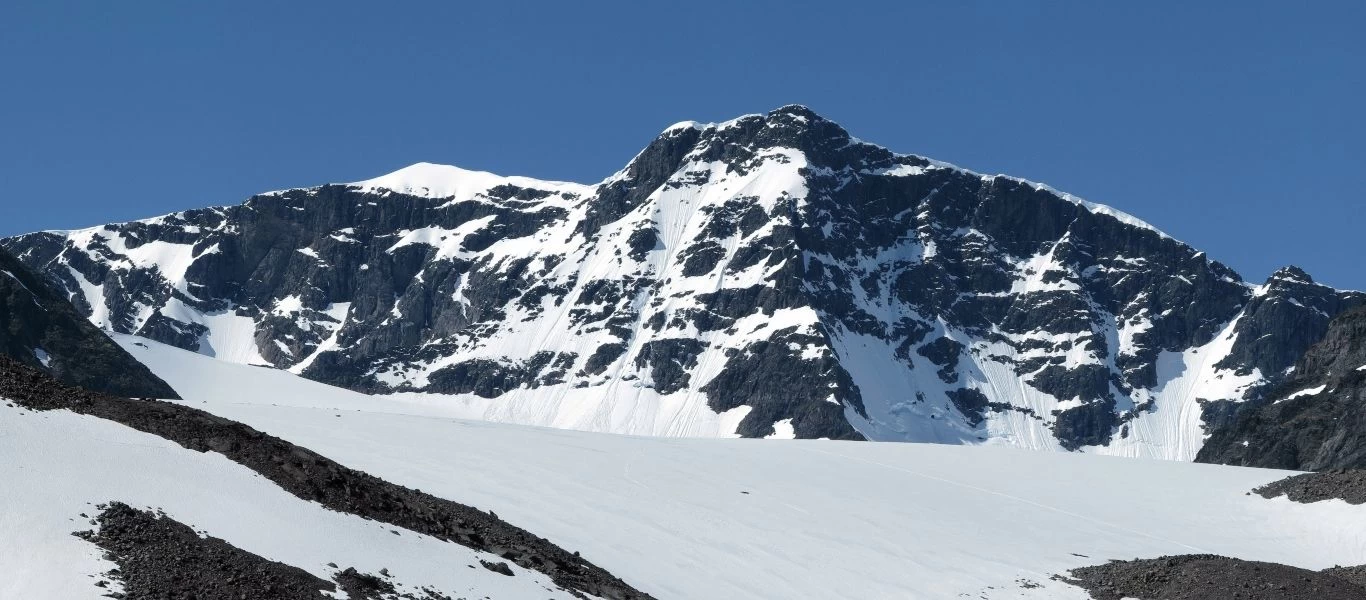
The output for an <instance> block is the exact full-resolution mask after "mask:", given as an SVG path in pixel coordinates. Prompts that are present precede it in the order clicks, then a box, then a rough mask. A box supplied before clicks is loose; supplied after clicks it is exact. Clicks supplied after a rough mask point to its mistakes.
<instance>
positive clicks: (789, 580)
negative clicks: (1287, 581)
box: [0, 336, 1366, 600]
mask: <svg viewBox="0 0 1366 600" xmlns="http://www.w3.org/2000/svg"><path fill="white" fill-rule="evenodd" d="M117 339H118V341H119V342H120V344H121V345H122V346H123V347H125V348H126V349H128V350H129V351H130V352H131V353H132V354H133V355H134V356H136V357H137V358H138V359H139V360H141V361H143V362H144V363H145V364H147V365H148V366H149V367H150V368H151V369H152V370H153V371H154V372H155V373H156V374H157V375H159V376H160V377H162V378H164V379H165V380H166V381H167V382H169V383H170V384H171V385H172V386H173V387H175V389H176V390H177V391H179V392H180V393H181V394H182V395H183V396H184V397H185V398H186V401H187V402H189V403H191V404H192V405H193V406H195V407H197V408H202V409H204V410H208V411H210V412H213V413H216V414H219V415H221V416H224V417H227V418H231V419H235V420H238V421H241V422H244V423H247V424H249V425H251V426H253V427H256V428H258V429H261V430H263V431H266V432H268V433H270V434H273V435H276V436H279V437H282V438H285V439H287V440H290V441H292V442H294V443H297V444H299V445H302V446H305V447H307V448H310V449H312V450H315V451H317V452H320V453H322V454H324V455H326V456H328V457H330V458H332V459H334V460H337V461H339V462H341V463H343V464H345V465H347V466H350V467H353V468H357V469H361V470H364V471H367V472H369V473H372V474H374V475H378V476H380V477H383V478H385V479H388V480H390V481H393V482H395V483H399V484H402V485H406V486H409V487H414V488H420V489H422V490H424V491H427V492H429V493H432V494H435V495H438V496H442V497H446V498H449V499H452V500H455V501H457V502H463V503H466V504H470V505H473V506H476V507H479V508H483V509H493V510H495V511H496V512H497V513H498V515H499V516H501V517H503V518H504V519H507V520H508V521H509V522H511V523H513V524H516V525H519V526H521V527H524V528H527V529H529V530H530V531H532V532H534V533H536V534H538V535H542V536H546V537H548V538H549V539H550V540H551V541H553V542H555V543H556V544H559V545H561V546H563V547H565V548H566V549H569V550H577V551H580V552H582V553H583V555H584V556H585V557H586V558H588V559H589V560H591V561H593V562H594V563H596V564H597V565H599V566H601V567H603V568H605V569H607V570H609V571H611V572H612V573H613V574H615V575H617V576H619V577H622V578H623V579H625V580H626V581H627V582H628V583H630V584H632V585H634V586H635V587H637V588H639V589H641V590H643V591H645V592H648V593H651V594H653V595H655V596H656V597H658V598H660V599H661V600H662V599H673V598H699V599H701V598H784V599H789V598H812V599H816V598H820V599H828V598H957V597H969V598H991V599H996V598H1086V597H1087V595H1086V593H1085V592H1084V591H1082V590H1080V589H1079V588H1074V587H1071V586H1069V585H1066V584H1064V583H1062V582H1059V581H1054V580H1051V579H1050V577H1051V576H1053V575H1055V574H1063V573H1065V572H1066V571H1067V570H1068V569H1071V568H1074V567H1078V566H1083V565H1091V564H1099V563H1103V562H1105V561H1106V560H1108V559H1131V558H1135V557H1143V558H1150V557H1157V556H1160V555H1166V554H1187V553H1206V552H1207V553H1214V554H1222V555H1226V556H1232V557H1237V558H1243V559H1250V560H1261V561H1271V562H1280V563H1285V564H1290V565H1294V566H1299V567H1305V568H1310V569H1321V568H1325V567H1329V566H1332V565H1335V564H1341V565H1352V564H1361V563H1366V510H1363V508H1362V507H1353V506H1349V505H1347V504H1346V503H1344V502H1341V501H1330V502H1321V503H1316V504H1311V505H1304V504H1296V503H1292V502H1290V501H1288V500H1286V499H1284V498H1279V499H1276V500H1265V499H1262V498H1260V497H1258V496H1255V495H1249V494H1248V493H1247V492H1248V490H1250V489H1251V488H1253V487H1255V486H1258V485H1262V484H1265V483H1268V482H1271V481H1274V480H1277V479H1280V478H1282V477H1285V476H1287V475H1288V474H1289V473H1287V472H1284V471H1271V470H1259V469H1245V468H1236V467H1223V466H1212V465H1201V464H1189V463H1179V462H1173V461H1160V460H1147V459H1134V458H1116V457H1106V456H1095V455H1087V454H1077V453H1040V452H1030V451H1024V450H1018V449H1011V448H1002V447H982V446H953V445H934V444H907V443H896V444H882V443H857V442H830V441H772V440H769V441H758V440H738V439H683V438H646V437H630V436H620V435H608V434H595V433H586V432H577V431H566V430H557V429H543V428H535V427H526V426H514V425H505V424H497V423H489V422H479V421H467V420H461V419H457V418H452V417H451V414H452V413H453V412H458V411H447V409H446V407H443V406H442V404H441V403H440V402H439V401H436V400H434V399H406V400H405V399H400V398H392V397H372V396H365V395H361V394H357V393H354V392H350V391H347V390H343V389H339V388H333V387H328V386H325V385H322V384H318V383H315V382H312V381H308V380H305V379H302V378H299V377H297V376H294V375H291V374H289V373H286V372H283V371H279V370H273V369H267V368H260V367H251V366H246V365H240V364H231V363H228V362H225V361H221V360H215V359H213V358H209V357H206V356H203V355H200V354H196V353H192V352H187V351H184V350H179V349H176V348H172V347H170V346H164V345H161V344H158V343H155V342H151V341H147V340H143V339H140V338H135V337H130V336H119V337H118V338H117ZM0 414H3V417H4V418H3V420H0V444H3V445H4V446H3V447H0V455H4V456H16V455H17V456H19V457H20V460H19V461H18V463H17V464H16V463H15V461H12V460H7V461H5V462H4V463H3V464H0V477H4V478H5V479H3V481H5V482H6V483H7V486H6V487H5V488H4V490H0V506H3V507H4V510H3V511H0V537H3V538H4V539H7V540H8V539H21V540H24V543H22V544H19V545H18V546H19V547H24V548H25V550H24V552H23V555H22V556H12V555H10V554H5V555H0V572H5V573H10V574H14V573H19V574H21V575H22V574H24V573H38V574H40V575H42V578H55V579H61V580H62V581H61V582H58V583H61V584H62V585H66V584H68V583H70V582H71V581H75V582H77V583H70V585H71V586H74V587H72V588H70V589H73V590H75V591H81V592H88V591H89V590H90V589H93V588H91V587H90V584H89V583H88V581H89V580H88V579H87V578H85V575H86V574H90V573H95V572H98V571H102V570H105V569H107V568H109V565H107V564H103V563H101V562H100V560H99V559H98V557H97V556H96V552H95V550H94V549H93V547H91V546H88V545H85V543H84V542H80V541H79V540H76V539H75V538H71V537H70V536H69V535H67V533H68V530H75V529H79V528H83V525H82V523H79V522H71V521H66V520H65V519H68V518H71V517H73V516H75V513H79V512H81V511H88V509H89V507H88V506H87V505H86V504H85V502H89V501H103V500H107V499H116V498H118V499H124V500H126V501H129V502H130V503H134V504H138V503H140V504H142V505H155V506H162V507H164V508H165V509H166V511H167V512H168V513H169V514H171V515H172V516H174V517H177V518H179V519H181V520H183V521H184V522H186V523H189V524H192V525H194V526H196V527H199V528H202V529H207V530H208V531H209V532H210V533H211V534H213V535H216V536H219V537H223V538H225V539H227V540H228V541H229V542H231V543H234V544H239V545H240V546H241V547H243V548H245V549H248V550H251V551H253V552H257V553H259V554H263V555H265V556H268V557H272V558H277V559H281V560H283V559H289V562H291V563H292V564H296V565H298V566H300V567H303V568H305V569H309V570H310V571H315V572H320V573H321V571H319V569H320V565H321V564H322V563H323V562H326V561H327V560H338V558H337V557H338V556H344V557H345V558H343V559H341V560H349V561H351V562H352V563H354V564H356V566H357V567H358V568H366V569H372V570H377V569H378V568H379V567H381V566H387V567H389V568H390V570H391V571H394V572H396V573H401V574H403V576H404V577H405V581H406V580H422V581H423V582H442V583H447V582H448V581H449V580H447V579H441V577H442V576H443V571H441V569H440V568H439V567H440V565H443V564H444V565H449V564H457V565H463V564H465V562H460V561H469V560H470V557H469V556H468V555H469V554H470V553H469V551H467V550H465V549H464V548H461V547H459V546H454V545H450V544H439V543H436V542H432V541H431V540H424V539H422V538H420V537H418V536H413V535H411V534H405V535H404V536H402V537H397V536H393V535H391V534H388V533H386V531H385V530H386V528H384V527H382V526H380V525H376V524H374V523H369V522H365V521H360V520H359V519H355V518H353V517H349V516H345V515H337V514H335V513H327V512H326V511H322V510H320V509H318V508H317V507H316V506H313V505H308V504H304V503H301V502H298V501H297V500H294V499H293V498H291V497H289V496H287V495H286V494H285V493H284V492H281V491H279V490H276V489H272V488H271V486H269V485H268V484H267V483H266V482H264V480H261V479H260V478H255V477H253V476H251V475H250V473H249V472H246V471H245V469H238V468H235V465H233V464H231V463H228V462H227V461H226V460H225V459H222V458H221V457H219V456H217V455H198V454H194V453H187V452H175V451H174V449H173V448H170V447H169V444H168V443H166V442H162V441H158V440H157V439H156V438H149V437H148V436H142V435H141V434H135V433H130V432H129V430H126V429H124V428H122V427H119V426H116V425H113V424H108V423H101V422H97V421H93V420H90V419H86V418H83V417H74V416H71V415H66V414H61V413H54V414H52V415H39V416H34V415H27V416H22V417H20V416H17V415H16V414H15V413H14V411H13V410H10V411H7V412H5V413H0ZM16 433H17V434H18V435H17V437H16ZM57 440H61V444H58V443H57ZM129 444H132V445H129ZM49 447H53V450H52V451H51V452H49V451H47V450H45V449H46V448H49ZM67 449H69V450H67ZM181 455H184V456H181ZM128 465H138V466H139V467H138V469H137V470H136V472H135V473H132V474H131V475H130V474H129V473H128ZM144 466H145V468H144ZM52 469H56V470H59V472H61V473H62V476H61V477H52V476H50V473H51V472H52V471H51V470H52ZM111 473H121V474H122V476H120V475H114V474H111ZM16 478H17V479H18V481H19V482H20V485H17V486H16V485H9V484H12V483H13V482H14V481H15V480H16ZM171 482H175V485H170V483H171ZM34 490H38V491H37V492H36V493H35V491H34ZM30 512H31V513H32V514H34V515H40V516H41V518H42V519H45V520H46V523H45V524H43V525H40V526H24V527H20V525H21V523H20V521H21V519H20V517H27V516H28V515H29V514H30ZM314 523H317V524H316V525H315V524H314ZM324 528H327V529H324ZM324 530H325V531H327V532H328V533H327V534H326V535H323V536H321V537H319V532H321V531H324ZM16 535H18V536H27V537H19V538H13V536H16ZM319 539H325V540H327V543H325V544H318V543H315V542H316V541H317V540H319ZM8 547H9V548H15V547H16V545H13V544H11V545H9V546H8ZM33 548H37V549H38V550H37V551H36V552H35V551H33V550H32V549H33ZM11 554H13V552H12V550H11ZM34 555H38V556H39V557H40V558H36V559H35V558H34ZM42 557H47V558H61V559H62V560H63V561H64V562H61V561H58V562H54V561H51V560H43V559H42ZM339 564H343V563H341V562H340V561H339ZM347 564H349V563H347ZM467 571H468V572H469V574H471V576H472V577H474V576H476V575H473V574H474V573H475V571H472V570H469V569H464V568H463V567H462V568H461V569H459V570H458V573H456V575H458V576H460V577H462V578H463V577H465V576H466V574H467V573H466V572H467ZM444 574H445V576H446V577H451V576H454V575H452V574H451V573H450V572H449V571H446V572H444ZM484 574H485V573H479V574H477V576H483V575H484ZM534 577H535V576H534V575H528V574H525V573H519V575H518V577H515V578H505V579H506V580H505V581H504V582H502V583H504V584H507V585H512V584H518V583H525V582H527V581H532V580H533V579H534ZM33 579H34V578H33V577H32V576H28V577H10V578H8V581H6V582H4V583H3V585H10V586H13V585H14V584H15V582H16V581H18V582H21V584H22V582H24V581H26V580H33ZM58 583H53V585H58ZM463 583H465V584H466V585H472V584H474V583H475V582H473V581H471V582H463ZM449 585H454V583H449ZM478 585H480V586H483V585H484V583H483V580H482V579H481V580H479V583H478ZM62 589H67V588H62ZM482 589H490V590H491V589H493V588H481V590H482ZM7 590H8V588H4V587H0V596H5V597H8V596H6V594H9V593H13V592H12V590H10V591H7ZM481 593H482V592H481ZM492 595H493V597H495V598H543V597H545V595H544V590H540V589H539V588H534V587H523V588H518V589H506V590H500V591H499V592H498V593H493V594H492Z"/></svg>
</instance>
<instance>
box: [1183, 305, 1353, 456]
mask: <svg viewBox="0 0 1366 600" xmlns="http://www.w3.org/2000/svg"><path fill="white" fill-rule="evenodd" d="M1196 460H1198V461H1200V462H1210V463H1220V464H1230V465H1244V466H1256V467H1270V468H1279V469H1295V470H1301V471H1321V470H1328V469H1363V468H1366V308H1356V309H1353V310H1349V311H1346V312H1344V313H1342V314H1341V315H1338V317H1337V318H1336V319H1334V320H1333V322H1332V324H1331V325H1330V326H1329V329H1328V333H1327V335H1325V336H1324V337H1323V340H1322V341H1320V342H1318V343H1317V344H1315V345H1314V346H1313V347H1311V348H1310V349H1309V351H1308V352H1306V353H1305V355H1304V357H1303V358H1301V359H1300V360H1299V361H1298V362H1297V363H1295V367H1294V370H1292V371H1291V372H1290V375H1289V377H1287V378H1286V380H1285V381H1284V382H1282V383H1281V384H1280V385H1279V386H1278V387H1277V388H1276V390H1274V391H1273V392H1272V393H1269V394H1267V395H1266V396H1265V397H1264V398H1262V399H1260V400H1259V401H1258V402H1256V403H1255V404H1253V405H1251V406H1249V407H1248V408H1246V409H1244V410H1242V411H1239V414H1238V416H1237V419H1236V420H1235V421H1234V422H1233V423H1231V424H1230V425H1229V426H1227V427H1223V428H1220V429H1218V430H1216V431H1215V432H1214V434H1213V435H1212V436H1211V437H1210V439H1209V441H1208V442H1207V443H1206V445H1205V446H1204V447H1203V448H1201V450H1200V454H1199V455H1198V456H1197V457H1196Z"/></svg>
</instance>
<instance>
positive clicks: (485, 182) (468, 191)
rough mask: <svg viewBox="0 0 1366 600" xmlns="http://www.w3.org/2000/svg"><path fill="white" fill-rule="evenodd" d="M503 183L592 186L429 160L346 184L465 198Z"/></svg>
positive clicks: (559, 188) (561, 188) (573, 189)
mask: <svg viewBox="0 0 1366 600" xmlns="http://www.w3.org/2000/svg"><path fill="white" fill-rule="evenodd" d="M503 184H511V185H515V186H518V187H526V188H533V189H546V190H551V191H556V192H562V193H565V192H567V193H576V194H583V193H585V192H587V191H588V190H589V189H591V188H590V187H589V186H585V185H582V184H577V183H567V182H561V181H542V180H539V179H532V178H530V177H503V176H500V175H494V174H493V173H489V172H486V171H469V170H466V169H462V168H460V167H455V166H451V165H438V164H433V163H428V162H420V163H417V164H414V165H409V166H407V167H404V168H402V169H399V170H397V171H394V172H393V173H389V174H387V175H381V176H379V177H376V178H374V179H367V180H365V181H357V182H355V183H351V184H348V185H351V186H354V187H357V188H360V190H361V191H365V192H383V191H385V190H388V191H393V192H398V193H401V194H408V195H412V196H422V197H425V198H451V199H452V200H453V201H464V200H471V199H473V198H475V197H476V196H477V195H479V194H481V193H483V192H486V191H488V190H489V188H493V187H496V186H499V185H503Z"/></svg>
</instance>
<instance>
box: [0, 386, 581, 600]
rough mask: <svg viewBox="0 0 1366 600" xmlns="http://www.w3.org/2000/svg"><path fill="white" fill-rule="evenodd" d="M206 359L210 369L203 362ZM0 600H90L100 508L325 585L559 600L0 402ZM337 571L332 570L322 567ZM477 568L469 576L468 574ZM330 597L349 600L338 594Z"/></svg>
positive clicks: (175, 453) (114, 426)
mask: <svg viewBox="0 0 1366 600" xmlns="http://www.w3.org/2000/svg"><path fill="white" fill-rule="evenodd" d="M208 360H213V359H208ZM0 482H3V484H2V485H0V574H3V575H4V577H0V599H4V600H45V599H52V600H58V599H61V600H67V599H77V598H90V599H97V598H103V597H104V594H107V593H109V592H110V591H111V589H112V590H113V591H119V590H118V587H119V584H118V583H117V582H114V583H113V587H112V588H100V587H96V586H95V583H96V582H97V581H100V580H102V579H104V580H107V579H108V578H107V577H105V576H104V575H103V573H106V572H108V571H109V570H111V569H113V568H115V567H116V566H117V565H115V564H114V563H113V562H111V561H109V560H106V559H105V558H103V556H102V555H103V551H102V550H100V549H99V548H98V547H96V546H95V545H94V544H92V543H90V542H87V541H85V540H82V539H78V538H76V537H75V536H73V535H71V534H72V532H75V531H81V530H88V529H92V528H93V526H92V524H91V522H90V521H89V519H87V518H83V517H82V515H83V514H84V515H87V516H88V517H90V518H93V517H94V516H95V515H96V514H97V513H99V510H98V509H97V508H96V505H99V504H103V503H106V502H109V501H114V500H117V501H121V502H124V503H127V504H129V505H130V506H132V507H134V508H144V509H155V510H161V511H164V512H165V514H166V515H168V516H170V517H171V518H173V519H175V520H177V521H180V522H181V523H184V524H186V525H189V526H191V527H193V528H195V530H196V531H199V532H201V533H202V534H207V535H210V536H213V537H218V538H222V539H223V540H225V541H227V542H228V543H229V544H232V545H234V546H236V547H238V548H241V549H243V550H246V551H248V552H252V553H254V554H257V555H260V556H263V557H265V558H268V559H271V560H275V561H279V562H283V563H286V564H290V565H293V566H296V567H299V568H301V569H304V570H305V571H308V572H309V573H312V574H313V575H316V576H318V577H321V578H323V579H325V580H331V579H332V576H333V575H334V574H336V572H338V571H339V570H341V569H345V568H346V567H349V566H354V567H356V569H357V570H359V571H360V572H362V573H378V572H379V571H380V569H384V568H387V569H388V570H389V572H391V573H392V574H393V576H394V578H393V579H392V580H391V581H393V582H394V583H395V584H396V585H398V586H401V587H400V590H401V591H407V592H415V591H417V590H418V589H419V588H420V587H423V586H430V587H433V588H434V589H437V590H440V591H442V592H444V593H447V594H450V595H452V596H453V597H470V596H473V597H479V598H482V597H484V596H491V597H494V598H563V599H569V598H573V596H571V595H569V594H568V593H566V592H563V591H558V588H557V586H555V585H554V584H553V583H551V581H550V579H549V578H548V577H546V576H545V575H543V574H541V573H538V572H535V571H528V570H526V569H522V568H520V567H518V566H516V565H509V566H510V567H511V568H512V569H513V570H514V571H515V572H516V576H515V577H506V576H503V575H499V574H497V573H493V572H491V571H489V570H486V569H484V568H479V560H480V559H481V558H482V559H484V560H491V561H499V562H500V559H498V558H496V557H494V556H492V555H490V554H487V553H482V552H476V551H474V550H471V549H469V548H466V547H464V546H460V545H457V544H453V543H448V542H444V541H441V540H437V539H435V538H431V537H428V536H424V535H418V534H415V533H413V532H411V531H401V532H400V535H395V534H394V531H395V528H394V527H392V526H388V525H385V524H383V523H378V522H375V521H368V520H365V519H362V518H361V517H359V516H355V515H350V514H345V513H339V512H334V511H330V510H327V509H324V508H323V507H322V506H320V505H318V504H317V503H314V502H304V501H302V500H299V499H298V498H296V497H295V496H292V495H290V494H289V493H288V492H285V491H284V490H282V489H280V488H279V487H278V486H276V485H275V484H274V483H272V482H270V481H269V480H267V479H265V478H263V477H261V476H259V475H257V474H256V473H255V472H253V471H251V470H250V469H248V468H246V467H243V466H241V465H238V464H237V463H234V462H232V461H230V460H228V459H227V458H225V457H223V456H222V455H220V454H216V453H199V452H194V451H192V450H187V449H185V448H183V447H181V446H179V445H177V444H175V443H173V442H170V441H168V440H165V439H163V438H160V437H157V436H154V435H151V434H146V433H142V432H140V431H137V430H134V429H131V428H128V427H125V426H123V425H120V424H118V423H115V422H113V421H107V420H104V419H99V418H95V417H89V416H84V415H77V414H74V413H71V412H68V411H63V410H55V411H45V412H33V411H28V410H25V409H22V408H18V407H15V406H12V405H10V403H8V402H5V401H4V400H3V399H0ZM329 562H331V563H336V564H337V565H339V568H334V567H329V566H327V563H329ZM471 564H472V565H475V567H476V568H473V569H471V568H468V567H467V565H471ZM336 597H337V598H345V597H346V594H344V593H341V592H338V593H337V595H336Z"/></svg>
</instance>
